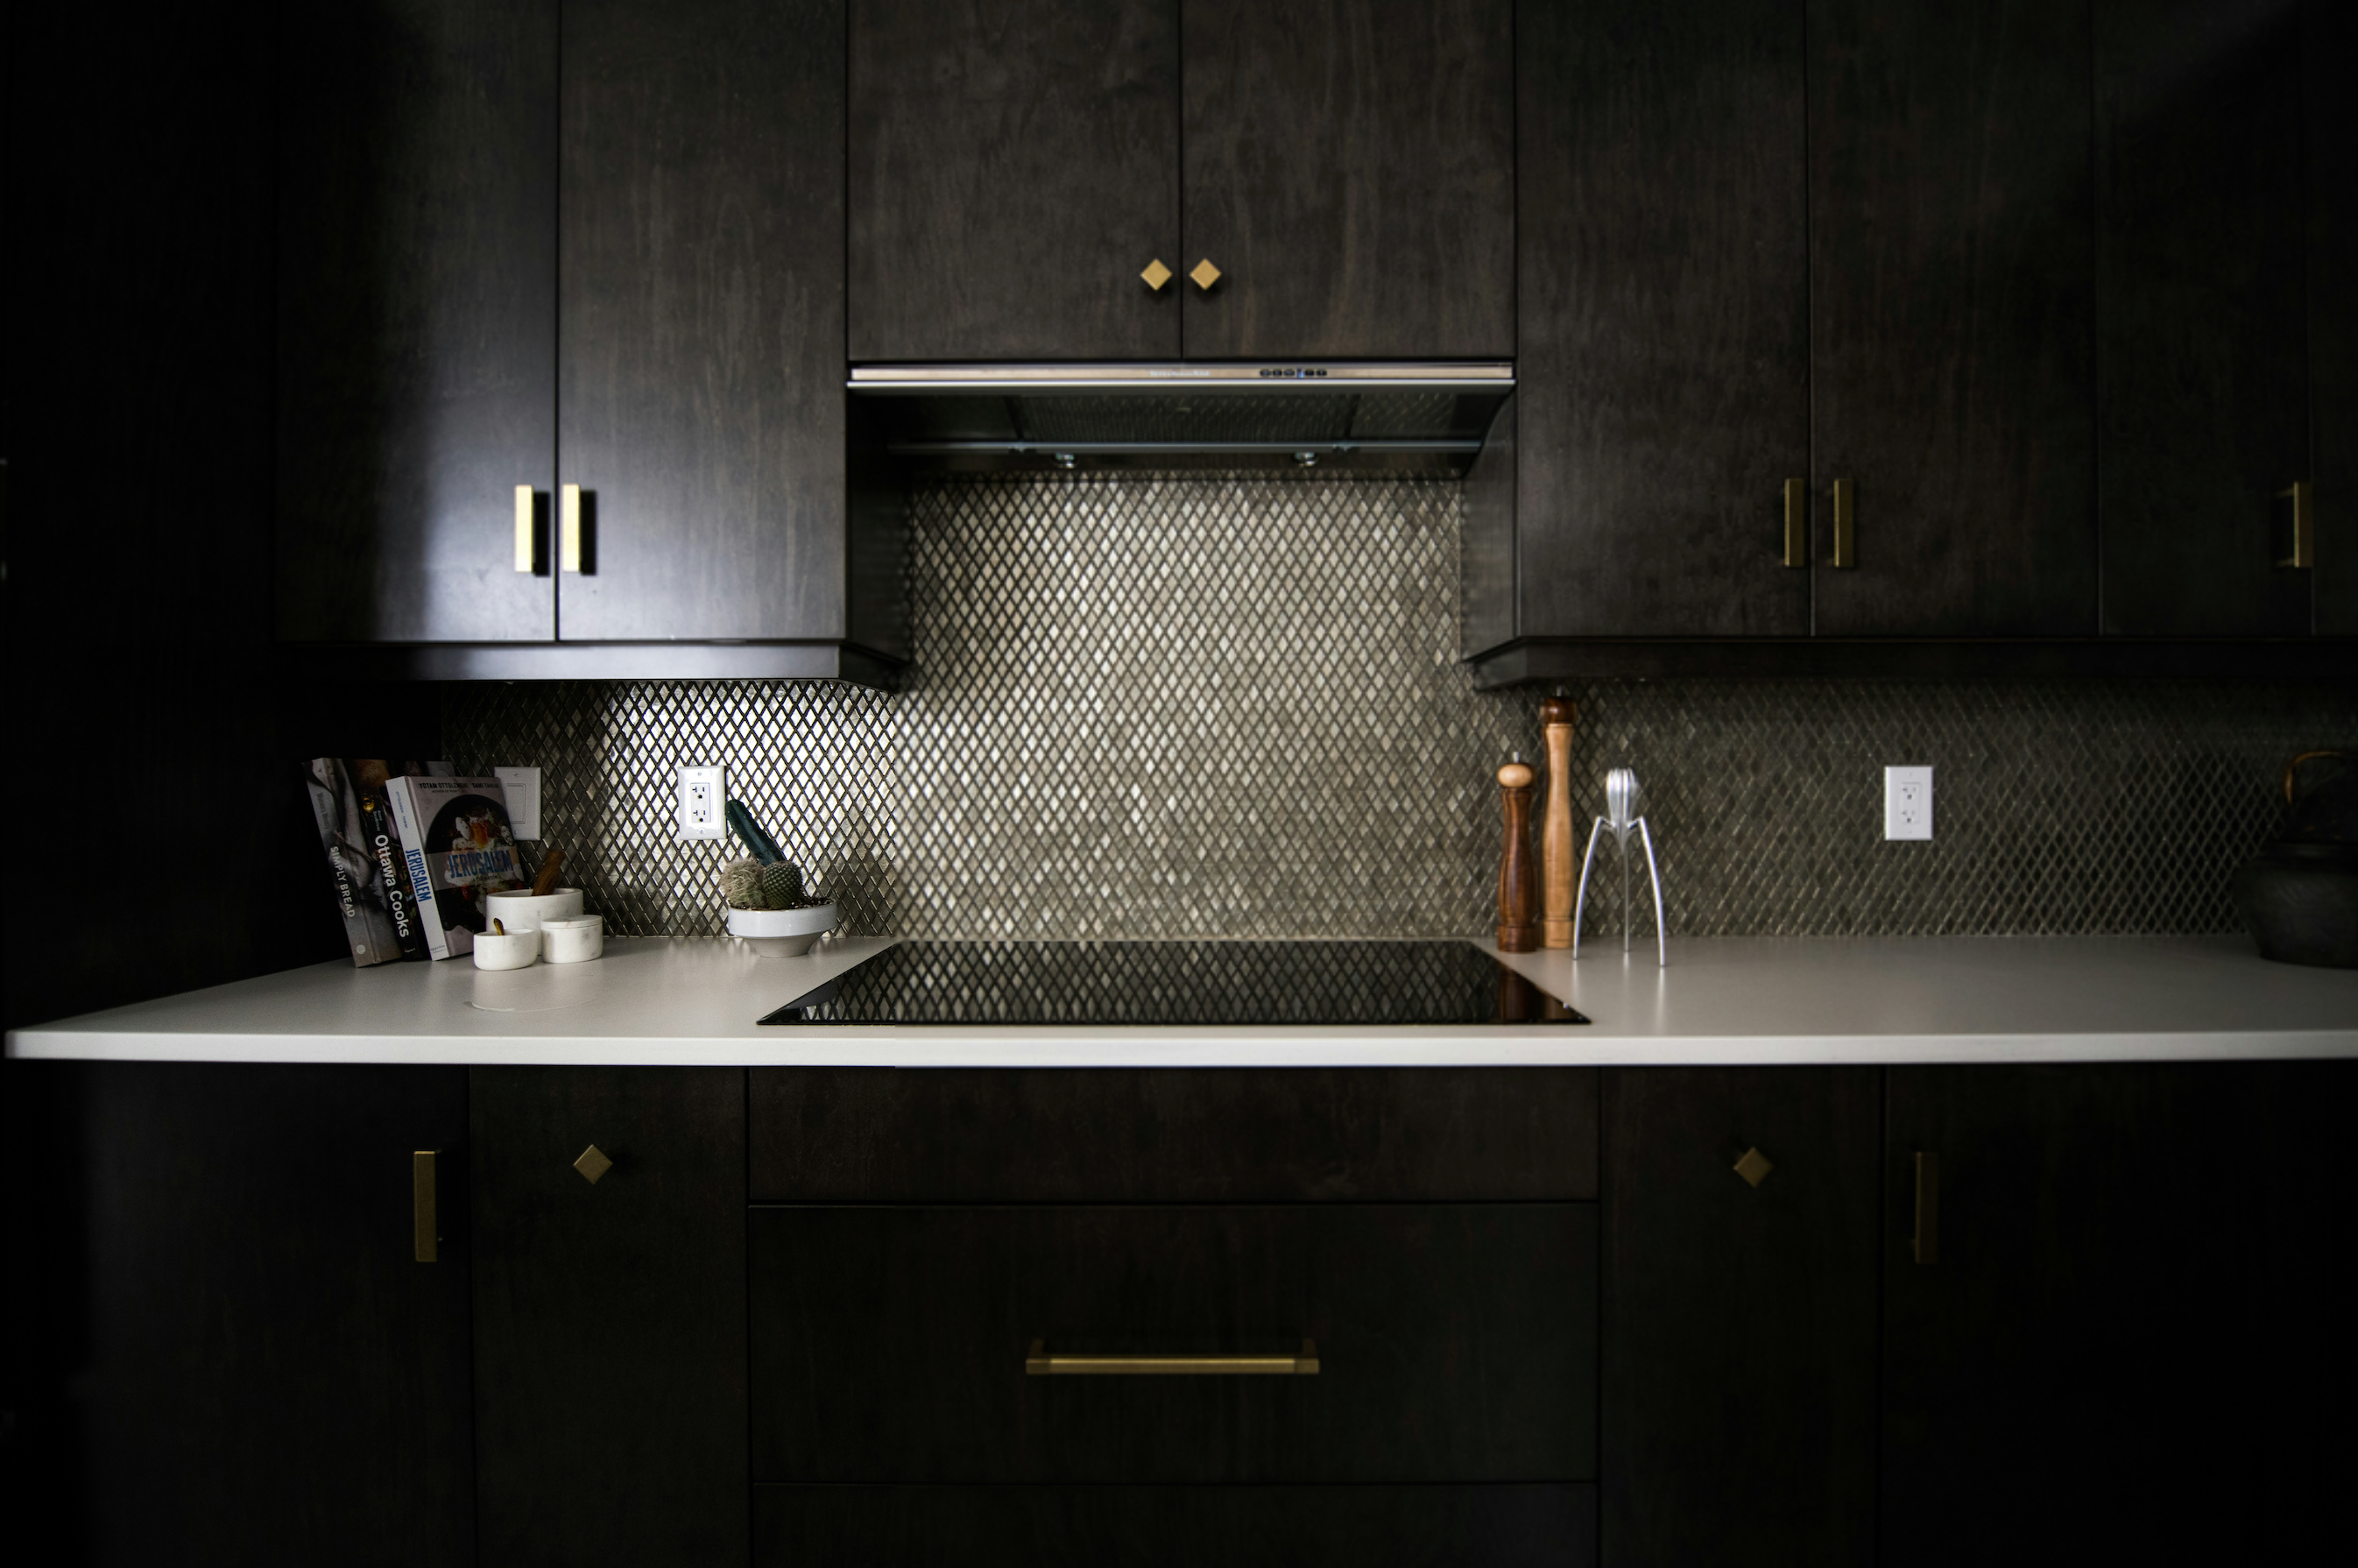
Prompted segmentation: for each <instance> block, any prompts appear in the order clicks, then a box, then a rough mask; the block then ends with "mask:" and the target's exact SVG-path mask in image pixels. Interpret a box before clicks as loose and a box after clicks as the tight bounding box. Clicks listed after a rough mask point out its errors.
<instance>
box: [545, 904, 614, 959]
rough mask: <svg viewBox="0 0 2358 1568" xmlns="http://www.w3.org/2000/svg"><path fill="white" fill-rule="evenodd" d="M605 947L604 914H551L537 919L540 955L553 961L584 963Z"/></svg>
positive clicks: (601, 951)
mask: <svg viewBox="0 0 2358 1568" xmlns="http://www.w3.org/2000/svg"><path fill="white" fill-rule="evenodd" d="M605 950H606V919H605V916H603V915H599V914H575V915H567V916H563V917H558V916H555V915H552V916H550V917H549V918H547V919H545V920H543V921H542V922H541V923H540V956H541V957H544V958H546V959H547V960H548V961H549V962H550V963H552V964H586V963H588V962H589V961H590V959H592V958H594V957H597V956H598V955H599V954H600V953H603V952H604V951H605Z"/></svg>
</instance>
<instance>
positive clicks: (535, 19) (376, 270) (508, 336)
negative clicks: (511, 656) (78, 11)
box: [275, 0, 557, 643]
mask: <svg viewBox="0 0 2358 1568" xmlns="http://www.w3.org/2000/svg"><path fill="white" fill-rule="evenodd" d="M281 27H282V29H283V31H282V40H283V42H282V48H283V50H284V58H285V61H286V70H285V71H284V72H283V74H282V78H281V91H282V92H283V93H284V94H285V97H284V99H283V101H282V106H281V113H280V122H279V123H280V126H281V133H280V136H279V148H280V151H279V178H280V187H279V192H278V196H279V219H278V284H277V297H278V387H277V405H278V416H277V443H276V445H277V494H276V503H275V504H276V531H277V587H276V600H277V621H278V634H279V636H280V637H281V638H283V639H285V640H287V641H291V642H301V643H369V642H529V641H546V639H548V638H549V637H552V636H554V635H555V634H556V619H555V616H556V599H555V579H554V577H553V575H552V573H553V562H552V560H551V558H550V557H549V555H548V540H547V537H546V517H545V515H544V516H542V517H539V518H536V519H535V524H536V525H537V527H538V529H539V537H538V539H537V540H536V541H535V554H536V557H537V558H536V559H531V558H528V559H527V565H528V566H529V567H531V568H533V569H528V570H525V571H518V570H517V569H516V559H517V552H516V543H515V534H516V529H515V515H516V507H515V491H516V487H518V486H519V485H527V486H530V487H532V489H533V490H534V491H535V492H536V493H537V494H538V496H539V497H540V498H541V501H542V504H543V506H544V508H545V506H546V499H547V497H548V496H549V493H550V487H551V485H552V483H553V482H554V475H555V465H556V452H557V395H556V393H557V299H556V288H557V4H556V0H524V3H521V4H516V5H452V4H449V0H353V3H352V4H340V5H290V6H287V7H285V8H284V9H283V11H282V12H281Z"/></svg>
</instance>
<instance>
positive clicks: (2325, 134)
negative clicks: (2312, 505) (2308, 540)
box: [2301, 0, 2358, 637]
mask: <svg viewBox="0 0 2358 1568" xmlns="http://www.w3.org/2000/svg"><path fill="white" fill-rule="evenodd" d="M2301 77H2302V92H2301V114H2302V130H2303V133H2304V135H2303V139H2302V146H2301V154H2302V157H2301V163H2302V172H2303V174H2304V176H2305V178H2306V183H2307V185H2308V190H2307V192H2306V196H2307V206H2306V210H2305V212H2304V216H2305V217H2306V218H2307V220H2308V241H2309V244H2308V259H2309V399H2310V401H2309V431H2310V435H2309V439H2310V443H2311V445H2310V463H2311V469H2312V475H2311V477H2312V478H2313V479H2314V480H2315V481H2316V483H2317V507H2318V519H2317V531H2318V546H2317V572H2316V579H2317V580H2316V585H2315V589H2314V591H2315V594H2316V613H2317V622H2316V626H2317V630H2318V631H2319V632H2320V633H2324V634H2326V635H2329V636H2340V637H2348V636H2358V203H2354V202H2353V201H2352V200H2350V192H2351V191H2352V190H2353V189H2358V96H2353V93H2352V92H2351V91H2350V84H2351V82H2352V81H2353V80H2358V6H2353V5H2344V4H2342V3H2341V0H2308V3H2307V4H2306V5H2303V6H2302V7H2301Z"/></svg>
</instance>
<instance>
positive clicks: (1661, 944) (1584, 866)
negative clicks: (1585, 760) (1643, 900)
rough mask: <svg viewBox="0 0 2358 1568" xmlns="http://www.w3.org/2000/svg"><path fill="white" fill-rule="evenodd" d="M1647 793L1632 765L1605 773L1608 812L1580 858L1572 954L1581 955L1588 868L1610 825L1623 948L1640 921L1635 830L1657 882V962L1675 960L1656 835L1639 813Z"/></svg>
mask: <svg viewBox="0 0 2358 1568" xmlns="http://www.w3.org/2000/svg"><path fill="white" fill-rule="evenodd" d="M1644 801H1645V794H1644V792H1643V791H1641V790H1640V789H1639V787H1638V775H1637V774H1636V773H1631V772H1630V771H1629V770H1628V768H1616V769H1614V770H1613V771H1612V772H1611V773H1607V774H1606V775H1605V815H1604V816H1600V817H1598V818H1597V819H1596V826H1595V827H1592V828H1590V829H1589V830H1588V852H1587V853H1586V854H1585V855H1583V856H1581V858H1580V896H1579V897H1578V898H1576V899H1574V901H1573V905H1572V956H1573V957H1575V958H1577V957H1580V917H1581V915H1582V914H1584V913H1585V910H1586V909H1587V905H1588V868H1589V866H1590V864H1591V863H1592V862H1594V861H1595V859H1596V840H1597V838H1599V837H1600V836H1601V835H1602V834H1603V833H1604V832H1605V830H1606V828H1608V827H1609V828H1611V829H1612V830H1613V837H1614V839H1615V841H1616V842H1617V843H1618V844H1619V846H1620V849H1621V951H1622V952H1623V953H1624V954H1627V953H1628V951H1629V928H1630V927H1631V926H1632V925H1634V924H1636V923H1635V922H1634V921H1633V920H1632V919H1631V918H1630V916H1631V915H1632V914H1634V913H1635V912H1634V911H1632V910H1631V909H1630V907H1629V834H1630V832H1631V831H1632V830H1633V829H1634V830H1635V831H1636V832H1637V835H1638V841H1639V843H1640V844H1642V845H1644V846H1645V849H1646V875H1647V877H1648V879H1649V880H1650V881H1652V882H1653V884H1654V961H1655V963H1656V964H1657V965H1659V966H1660V967H1661V968H1669V967H1670V963H1671V947H1670V941H1669V938H1668V937H1667V935H1665V933H1664V926H1663V921H1662V873H1661V870H1660V867H1658V866H1657V865H1656V864H1655V863H1654V835H1653V834H1652V833H1651V832H1650V831H1649V830H1648V828H1647V827H1646V819H1645V818H1644V817H1643V816H1639V814H1638V808H1639V806H1641V805H1643V804H1644Z"/></svg>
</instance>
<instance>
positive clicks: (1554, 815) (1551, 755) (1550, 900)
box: [1540, 690, 1580, 947]
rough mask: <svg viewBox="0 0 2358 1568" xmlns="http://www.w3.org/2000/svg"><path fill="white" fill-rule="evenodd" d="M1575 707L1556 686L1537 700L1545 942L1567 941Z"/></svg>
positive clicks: (1572, 875) (1574, 840)
mask: <svg viewBox="0 0 2358 1568" xmlns="http://www.w3.org/2000/svg"><path fill="white" fill-rule="evenodd" d="M1579 712H1580V710H1579V709H1578V708H1575V707H1574V706H1573V701H1572V698H1570V697H1566V696H1564V694H1563V692H1562V691H1561V690H1558V691H1557V693H1556V694H1555V695H1554V696H1553V697H1549V698H1548V699H1547V700H1546V701H1544V702H1542V703H1541V704H1540V733H1541V735H1542V736H1543V737H1544V738H1545V739H1546V741H1547V804H1546V806H1544V807H1543V808H1542V809H1541V813H1540V915H1541V919H1540V931H1541V939H1542V940H1543V941H1544V943H1545V944H1546V946H1550V947H1569V946H1572V894H1573V882H1574V880H1575V879H1576V878H1577V877H1578V876H1579V874H1580V867H1579V865H1578V863H1577V862H1578V860H1579V856H1580V839H1579V837H1578V835H1577V834H1575V833H1574V830H1573V825H1572V721H1573V720H1574V719H1575V718H1577V717H1578V716H1579Z"/></svg>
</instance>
